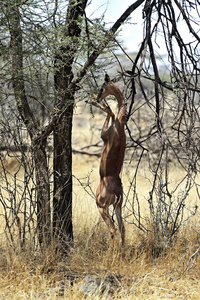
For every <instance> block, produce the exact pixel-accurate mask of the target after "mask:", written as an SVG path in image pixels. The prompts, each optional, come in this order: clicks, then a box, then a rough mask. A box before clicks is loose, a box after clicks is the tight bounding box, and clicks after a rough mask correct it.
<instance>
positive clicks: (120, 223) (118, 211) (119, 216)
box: [115, 202, 125, 256]
mask: <svg viewBox="0 0 200 300" xmlns="http://www.w3.org/2000/svg"><path fill="white" fill-rule="evenodd" d="M121 205H122V202H119V203H117V204H116V206H115V213H116V217H117V223H118V226H119V231H120V234H121V239H122V256H124V254H125V249H124V248H125V227H124V222H123V220H122V209H121Z"/></svg>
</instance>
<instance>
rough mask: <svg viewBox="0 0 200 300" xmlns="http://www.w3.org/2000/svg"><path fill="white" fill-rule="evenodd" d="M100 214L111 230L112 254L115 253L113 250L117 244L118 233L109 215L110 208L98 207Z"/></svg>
mask: <svg viewBox="0 0 200 300" xmlns="http://www.w3.org/2000/svg"><path fill="white" fill-rule="evenodd" d="M98 209H99V212H100V214H101V216H102V218H103V220H104V222H105V223H106V225H107V226H108V228H109V230H110V236H111V241H110V252H111V253H113V248H114V242H115V233H116V228H115V225H114V222H113V220H112V218H111V216H110V214H109V210H108V207H100V206H98Z"/></svg>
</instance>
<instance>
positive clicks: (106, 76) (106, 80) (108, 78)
mask: <svg viewBox="0 0 200 300" xmlns="http://www.w3.org/2000/svg"><path fill="white" fill-rule="evenodd" d="M105 82H106V83H108V82H110V77H109V76H108V74H106V75H105Z"/></svg>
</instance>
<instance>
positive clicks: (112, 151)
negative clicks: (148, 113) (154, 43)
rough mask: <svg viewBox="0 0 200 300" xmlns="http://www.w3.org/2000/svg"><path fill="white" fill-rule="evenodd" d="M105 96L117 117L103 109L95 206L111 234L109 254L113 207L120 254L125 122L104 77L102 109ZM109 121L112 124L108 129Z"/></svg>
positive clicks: (122, 108) (121, 105)
mask: <svg viewBox="0 0 200 300" xmlns="http://www.w3.org/2000/svg"><path fill="white" fill-rule="evenodd" d="M108 95H114V96H115V97H116V99H117V101H118V113H117V116H116V118H115V117H114V114H113V112H112V111H111V110H110V108H108V107H107V117H106V120H105V123H104V125H103V128H102V131H101V138H102V140H103V141H104V146H103V151H102V156H101V162H100V168H99V173H100V183H99V186H98V188H97V192H96V204H97V207H98V209H99V212H100V214H101V216H102V218H103V219H104V221H105V223H106V224H107V226H108V228H109V230H110V234H111V244H110V250H111V252H112V251H113V247H114V240H115V233H116V228H115V225H114V221H113V219H112V218H111V216H110V214H109V206H110V205H113V206H114V209H115V213H116V217H117V222H118V225H119V230H120V233H121V239H122V253H124V242H125V228H124V224H123V220H122V216H121V210H122V202H123V188H122V183H121V178H120V172H121V169H122V165H123V160H124V153H125V148H126V136H125V132H124V126H125V122H126V103H125V98H124V96H123V94H122V92H121V91H120V89H119V88H118V87H117V86H116V85H115V84H114V82H112V81H110V79H109V77H108V76H107V75H106V77H105V83H104V84H103V86H102V88H101V90H100V92H99V94H98V96H97V101H98V102H100V104H101V105H103V106H105V104H104V103H103V102H102V100H103V99H104V98H105V97H107V96H108ZM110 117H112V123H111V125H110V126H109V121H110Z"/></svg>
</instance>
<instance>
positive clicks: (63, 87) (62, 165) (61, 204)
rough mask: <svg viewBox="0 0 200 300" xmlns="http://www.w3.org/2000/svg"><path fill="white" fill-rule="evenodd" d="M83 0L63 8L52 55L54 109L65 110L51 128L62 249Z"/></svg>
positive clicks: (68, 220)
mask: <svg viewBox="0 0 200 300" xmlns="http://www.w3.org/2000/svg"><path fill="white" fill-rule="evenodd" d="M86 4H87V0H81V1H76V0H70V1H69V4H68V9H67V16H66V24H65V30H64V41H62V43H61V44H62V46H61V47H60V49H59V51H58V53H57V55H56V57H55V76H54V80H55V88H56V90H57V91H58V98H57V102H56V103H55V106H56V109H57V110H58V111H63V110H65V113H64V114H63V116H62V118H61V120H60V121H59V123H57V126H56V127H55V130H54V199H53V211H54V212H53V231H54V236H55V238H58V239H59V241H60V242H61V243H62V245H63V247H64V248H65V249H66V248H67V245H68V243H69V244H70V245H72V244H73V226H72V148H71V135H72V119H73V107H74V95H75V90H76V87H74V88H73V89H70V88H69V86H70V83H71V82H72V79H73V71H72V66H73V62H74V58H75V55H76V52H77V49H78V38H79V36H80V33H81V27H80V26H81V17H82V16H83V14H84V11H85V7H86Z"/></svg>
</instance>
